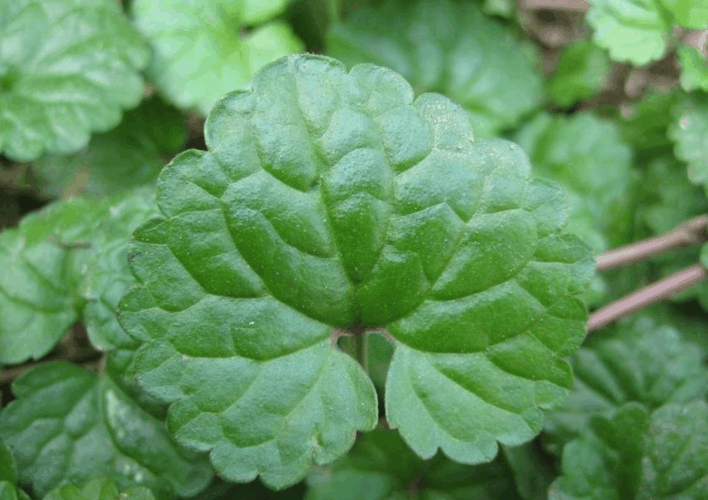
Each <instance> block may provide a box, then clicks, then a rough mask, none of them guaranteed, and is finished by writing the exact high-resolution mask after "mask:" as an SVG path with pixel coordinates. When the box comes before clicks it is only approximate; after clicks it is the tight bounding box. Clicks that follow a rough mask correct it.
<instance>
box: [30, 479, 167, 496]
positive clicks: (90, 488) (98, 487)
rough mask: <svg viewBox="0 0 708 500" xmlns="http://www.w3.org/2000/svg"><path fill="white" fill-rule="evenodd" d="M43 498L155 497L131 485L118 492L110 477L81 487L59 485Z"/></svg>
mask: <svg viewBox="0 0 708 500" xmlns="http://www.w3.org/2000/svg"><path fill="white" fill-rule="evenodd" d="M43 500H155V497H154V496H153V494H152V492H151V491H150V490H149V489H147V488H142V487H133V488H129V489H128V490H127V491H125V492H120V493H119V491H118V488H117V487H116V485H115V483H114V482H113V481H111V480H110V479H94V480H93V481H90V482H88V483H87V484H85V485H84V486H83V488H78V487H76V486H74V485H73V484H66V485H64V486H59V487H57V488H55V489H54V490H52V491H51V492H50V493H49V494H48V495H46V496H45V497H44V499H43Z"/></svg>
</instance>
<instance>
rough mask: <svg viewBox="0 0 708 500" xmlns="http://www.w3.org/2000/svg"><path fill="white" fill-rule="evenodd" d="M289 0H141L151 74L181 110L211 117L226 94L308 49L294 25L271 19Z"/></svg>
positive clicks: (139, 20) (136, 11)
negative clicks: (268, 65)
mask: <svg viewBox="0 0 708 500" xmlns="http://www.w3.org/2000/svg"><path fill="white" fill-rule="evenodd" d="M287 3H288V2H287V1H286V0H275V1H268V2H262V1H261V2H258V1H254V0H237V1H227V0H216V1H210V2H202V1H199V0H136V1H134V2H133V3H132V11H133V16H134V18H135V23H136V25H137V27H138V29H139V30H140V31H141V32H142V33H143V35H145V37H146V38H148V40H150V43H151V45H152V49H153V59H152V62H151V63H150V67H149V69H148V74H149V76H150V78H151V79H152V81H153V82H154V83H155V85H157V87H158V88H159V89H160V90H161V91H162V92H163V93H164V95H165V96H166V97H167V99H169V100H170V101H171V102H173V103H174V104H175V105H177V106H178V107H181V108H192V107H194V108H197V109H198V110H199V111H200V112H201V113H202V114H204V115H206V114H207V113H208V112H209V109H210V108H211V106H212V105H213V104H214V102H215V101H216V99H217V98H218V97H220V96H221V95H222V94H225V93H226V92H229V91H232V90H238V89H241V88H243V87H245V86H246V84H247V83H248V82H249V80H250V79H251V77H252V76H253V74H254V73H255V72H256V70H258V68H260V67H261V66H263V65H264V64H266V63H268V62H270V61H273V60H275V59H277V58H278V57H280V56H283V55H286V54H292V53H293V52H298V51H301V50H303V48H304V47H303V45H302V43H301V42H300V41H299V40H298V38H297V37H296V36H295V34H294V33H293V32H292V30H291V29H290V27H289V26H288V25H287V24H286V23H284V22H282V21H278V20H275V21H274V20H272V18H273V17H274V16H277V15H278V14H280V13H281V12H282V11H283V10H284V9H285V7H286V6H287Z"/></svg>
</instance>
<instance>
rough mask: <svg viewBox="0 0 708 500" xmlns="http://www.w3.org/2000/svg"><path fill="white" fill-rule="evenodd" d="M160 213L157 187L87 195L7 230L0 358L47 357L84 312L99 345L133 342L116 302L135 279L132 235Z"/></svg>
mask: <svg viewBox="0 0 708 500" xmlns="http://www.w3.org/2000/svg"><path fill="white" fill-rule="evenodd" d="M155 211H156V206H155V202H154V194H153V192H152V190H150V189H142V190H137V191H134V192H131V193H127V194H124V195H119V196H117V197H114V198H110V199H107V200H99V199H95V198H90V197H79V198H72V199H69V200H64V201H60V202H57V203H54V204H52V205H50V206H48V207H47V208H45V209H43V210H42V211H40V212H37V213H34V214H31V215H29V216H27V217H25V218H24V219H23V220H22V221H21V222H20V225H19V226H18V227H17V228H13V229H6V230H4V231H3V232H2V233H0V267H2V269H3V272H2V273H0V362H2V363H20V362H23V361H25V360H27V359H29V358H34V359H37V358H40V357H41V356H43V355H45V354H46V353H47V352H49V351H50V350H51V349H52V347H53V346H54V345H55V343H56V342H57V341H58V340H59V339H60V338H61V337H62V336H63V335H64V333H65V332H66V331H67V329H68V328H69V327H70V326H71V325H72V324H73V323H74V322H76V320H77V319H78V318H79V317H80V315H81V314H82V313H83V312H84V311H86V313H87V326H88V327H89V334H90V335H91V338H92V341H94V344H95V345H96V346H97V347H99V348H111V347H116V346H121V345H122V346H124V347H126V346H130V345H133V341H132V340H131V339H130V338H128V337H127V336H126V335H125V333H123V332H122V330H121V329H120V326H119V325H118V323H117V321H116V319H115V306H116V304H117V302H118V300H119V298H120V296H121V295H122V294H123V293H124V292H125V290H126V289H127V288H128V287H129V286H130V285H131V284H132V283H133V278H132V275H131V274H130V272H129V269H128V267H127V262H126V258H127V243H128V237H129V235H130V232H131V231H132V230H133V229H134V228H135V227H137V226H138V225H139V224H140V223H142V222H143V221H145V220H146V219H148V218H150V216H151V215H152V214H153V213H154V212H155Z"/></svg>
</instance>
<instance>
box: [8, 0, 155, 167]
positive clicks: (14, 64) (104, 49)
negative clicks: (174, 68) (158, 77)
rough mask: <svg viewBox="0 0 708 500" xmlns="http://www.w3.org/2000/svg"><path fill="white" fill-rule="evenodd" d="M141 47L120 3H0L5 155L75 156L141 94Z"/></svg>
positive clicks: (96, 0)
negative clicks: (68, 154) (93, 134)
mask: <svg viewBox="0 0 708 500" xmlns="http://www.w3.org/2000/svg"><path fill="white" fill-rule="evenodd" d="M147 62H148V51H147V50H146V47H145V46H144V42H143V41H142V40H141V39H140V38H139V37H138V35H137V34H136V33H135V32H134V31H133V29H132V27H131V26H130V24H129V23H128V20H127V19H125V18H124V16H123V13H122V11H121V7H120V4H119V3H117V2H115V0H71V1H67V0H13V1H4V2H2V3H0V153H3V154H5V155H7V156H9V157H10V158H12V159H15V160H19V161H27V160H33V159H35V158H38V157H39V156H41V155H42V153H44V152H45V151H46V152H50V153H57V154H66V153H72V152H74V151H77V150H79V149H81V148H82V147H84V146H85V145H86V144H87V143H88V141H89V134H90V133H91V132H103V131H106V130H108V129H111V128H113V127H115V126H116V125H118V122H119V121H120V118H121V113H122V111H123V109H125V108H132V107H135V106H137V104H138V103H139V102H140V99H141V98H142V95H143V82H142V79H141V78H140V74H139V70H140V69H142V68H143V67H145V65H146V64H147Z"/></svg>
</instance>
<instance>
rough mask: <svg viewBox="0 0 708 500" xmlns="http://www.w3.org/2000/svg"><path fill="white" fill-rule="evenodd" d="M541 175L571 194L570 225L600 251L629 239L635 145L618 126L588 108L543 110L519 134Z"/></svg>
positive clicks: (520, 142) (519, 141) (516, 137)
mask: <svg viewBox="0 0 708 500" xmlns="http://www.w3.org/2000/svg"><path fill="white" fill-rule="evenodd" d="M515 140H516V141H517V142H518V143H519V144H520V145H521V146H522V147H523V148H524V149H525V150H526V152H527V153H528V154H529V157H530V158H531V163H532V165H533V167H534V169H535V172H537V173H538V174H540V175H543V176H546V177H549V178H551V179H553V180H555V181H557V182H559V183H561V184H562V185H563V187H564V188H566V190H567V191H568V194H569V198H570V214H569V222H568V227H569V229H570V230H571V231H573V232H574V233H575V234H577V235H578V236H579V237H580V238H581V239H582V240H584V241H585V242H586V243H587V244H588V245H590V246H591V247H592V249H593V250H594V251H595V253H600V252H602V251H604V250H607V249H608V248H610V247H612V246H616V245H618V244H622V243H626V242H627V241H626V239H627V234H628V232H629V227H631V226H630V224H631V217H632V208H633V207H632V199H631V198H632V197H631V196H630V188H631V180H632V169H631V166H632V151H631V149H630V148H629V146H628V145H627V144H625V143H624V141H623V140H622V138H621V136H620V131H619V129H618V128H617V126H616V125H615V124H614V123H612V122H610V121H607V120H603V119H601V118H598V117H597V116H595V115H593V114H590V113H578V114H575V115H574V116H572V117H570V118H568V117H565V116H551V115H548V114H540V115H538V116H537V117H536V118H535V119H534V120H532V121H531V122H529V123H528V124H527V125H526V126H525V127H524V128H522V129H521V130H520V131H519V133H518V134H517V135H516V136H515Z"/></svg>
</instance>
